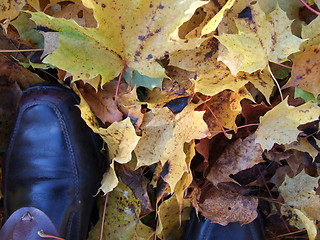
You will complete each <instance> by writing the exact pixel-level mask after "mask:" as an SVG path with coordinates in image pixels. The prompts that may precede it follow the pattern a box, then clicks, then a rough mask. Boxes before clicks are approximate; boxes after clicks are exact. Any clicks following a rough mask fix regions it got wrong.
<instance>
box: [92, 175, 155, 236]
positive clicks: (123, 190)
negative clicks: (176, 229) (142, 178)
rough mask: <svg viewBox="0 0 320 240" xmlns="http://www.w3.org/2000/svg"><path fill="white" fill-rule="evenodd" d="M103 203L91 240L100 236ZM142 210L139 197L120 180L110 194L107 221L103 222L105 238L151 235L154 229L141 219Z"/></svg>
mask: <svg viewBox="0 0 320 240" xmlns="http://www.w3.org/2000/svg"><path fill="white" fill-rule="evenodd" d="M103 199H104V198H103ZM101 200H102V199H101ZM101 203H102V204H101V209H100V220H99V221H98V222H97V224H96V225H95V227H94V228H93V229H92V230H91V231H90V233H89V239H91V240H96V239H98V238H99V236H100V230H101V225H102V223H101V221H102V216H101V215H102V214H103V201H101ZM140 211H141V209H140V202H139V199H137V198H136V197H135V196H134V194H133V192H132V190H131V189H130V188H129V187H128V186H126V185H125V184H124V183H123V182H121V181H120V182H119V184H118V186H117V187H116V188H115V189H114V190H113V191H112V192H111V193H109V195H108V205H107V208H106V214H105V222H104V223H103V228H104V231H103V239H133V240H143V239H147V238H148V237H150V236H151V235H152V234H153V232H154V231H153V229H151V228H150V227H148V226H146V225H144V224H143V223H142V222H141V221H140V218H139V217H140Z"/></svg>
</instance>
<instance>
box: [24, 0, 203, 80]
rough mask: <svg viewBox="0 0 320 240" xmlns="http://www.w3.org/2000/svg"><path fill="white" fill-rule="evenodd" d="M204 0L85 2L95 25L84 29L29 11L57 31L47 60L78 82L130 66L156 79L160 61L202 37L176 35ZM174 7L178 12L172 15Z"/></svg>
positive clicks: (106, 77)
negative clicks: (185, 37)
mask: <svg viewBox="0 0 320 240" xmlns="http://www.w3.org/2000/svg"><path fill="white" fill-rule="evenodd" d="M205 3H206V2H205V1H199V0H197V1H193V0H183V1H182V2H181V1H180V2H177V1H174V2H170V3H167V2H165V1H163V0H157V1H136V2H134V3H133V2H129V1H127V2H122V3H121V2H114V1H111V0H103V1H100V2H99V4H96V3H95V1H93V0H85V1H83V4H84V6H85V7H87V8H90V9H92V10H93V12H94V17H95V19H96V21H97V23H98V27H97V28H83V27H81V26H79V25H78V24H76V23H75V22H74V21H72V20H67V19H60V18H53V17H50V16H47V15H45V14H44V13H42V12H37V13H30V14H31V15H32V20H33V21H35V22H36V23H37V24H38V25H41V26H44V27H48V28H50V29H53V30H56V31H58V36H59V42H60V45H59V47H58V48H57V49H56V50H55V51H54V52H53V53H52V54H50V55H48V56H47V57H46V58H45V59H44V62H46V63H50V64H52V65H54V66H56V67H59V68H61V69H63V70H66V71H68V72H70V73H72V75H73V76H74V80H78V79H83V80H86V79H87V80H88V79H92V78H94V77H96V76H98V75H101V77H102V84H104V83H106V82H108V81H110V80H112V79H114V78H115V77H117V76H118V75H119V73H120V72H121V71H122V69H124V68H125V67H126V66H128V67H130V68H132V69H135V70H137V71H138V72H139V73H141V74H142V75H146V76H149V77H152V78H161V77H165V72H164V69H163V68H162V67H161V66H160V64H158V62H157V61H156V60H157V59H160V58H162V57H164V55H166V54H168V53H170V52H173V51H175V50H176V49H181V48H182V49H190V48H193V47H195V46H197V45H199V44H200V43H201V42H202V41H204V39H194V40H190V41H188V43H185V41H184V40H183V39H180V38H179V36H178V27H179V26H180V25H181V24H182V23H183V22H184V21H186V20H188V19H189V18H190V17H191V16H192V14H193V13H194V11H195V10H196V9H197V8H198V7H200V6H202V5H204V4H205ZM172 11H174V13H175V14H170V13H171V12H172ZM115 18H116V19H117V20H116V21H115ZM163 26H165V27H163ZM79 49H83V50H82V51H79Z"/></svg>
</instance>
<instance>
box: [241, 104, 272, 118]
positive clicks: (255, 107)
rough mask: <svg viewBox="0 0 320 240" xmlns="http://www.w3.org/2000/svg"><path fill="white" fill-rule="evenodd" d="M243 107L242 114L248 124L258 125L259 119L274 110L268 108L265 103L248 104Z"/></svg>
mask: <svg viewBox="0 0 320 240" xmlns="http://www.w3.org/2000/svg"><path fill="white" fill-rule="evenodd" d="M241 106H242V109H241V114H242V116H243V117H244V118H245V119H246V123H258V122H259V118H260V117H261V116H263V115H264V114H266V112H268V111H270V110H271V109H272V107H269V106H267V105H266V104H265V103H264V102H262V103H260V104H249V103H247V104H243V105H241Z"/></svg>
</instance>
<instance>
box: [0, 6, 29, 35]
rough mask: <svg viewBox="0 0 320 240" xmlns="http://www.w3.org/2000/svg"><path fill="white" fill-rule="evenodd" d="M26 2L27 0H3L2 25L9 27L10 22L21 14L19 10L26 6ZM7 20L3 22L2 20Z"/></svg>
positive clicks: (0, 18) (0, 17) (0, 19)
mask: <svg viewBox="0 0 320 240" xmlns="http://www.w3.org/2000/svg"><path fill="white" fill-rule="evenodd" d="M25 4H26V1H25V0H19V1H17V0H8V1H1V2H0V9H1V15H0V25H2V26H3V27H4V29H6V28H7V26H8V24H9V22H10V21H11V20H13V19H14V18H16V17H17V16H18V15H19V11H20V10H21V9H22V8H23V7H24V5H25ZM2 20H5V21H4V22H3V23H2V24H1V21H2Z"/></svg>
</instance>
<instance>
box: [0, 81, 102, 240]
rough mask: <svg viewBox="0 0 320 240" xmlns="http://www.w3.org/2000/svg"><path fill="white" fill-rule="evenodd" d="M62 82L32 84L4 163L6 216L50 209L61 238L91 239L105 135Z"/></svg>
mask: <svg viewBox="0 0 320 240" xmlns="http://www.w3.org/2000/svg"><path fill="white" fill-rule="evenodd" d="M76 104H78V98H77V96H76V95H74V94H73V92H72V91H70V90H68V89H66V88H62V87H60V86H45V85H43V86H35V87H32V88H29V89H27V90H26V91H25V92H24V94H23V96H22V98H21V102H20V106H19V111H18V115H17V120H16V125H15V127H14V130H13V134H12V136H11V140H10V142H9V146H8V151H7V154H6V158H5V162H4V171H3V173H4V176H3V186H4V193H3V195H4V211H5V219H7V218H8V217H9V216H10V215H11V214H12V213H14V212H15V211H16V210H18V209H20V208H22V207H34V208H37V209H40V210H41V211H42V212H44V213H45V214H46V215H47V216H48V217H49V218H50V220H51V221H52V222H53V224H54V225H55V227H56V229H57V231H58V233H59V235H60V237H62V238H65V239H68V240H69V239H70V240H83V239H86V236H87V231H88V226H89V220H90V216H91V211H92V208H93V205H94V203H95V197H94V195H95V194H96V192H97V189H98V187H99V185H100V180H101V175H102V169H103V161H105V160H104V159H103V157H102V155H101V154H100V149H101V147H102V141H101V138H100V137H98V136H97V135H95V134H94V133H93V132H92V131H91V130H90V129H89V128H88V127H87V125H86V124H85V122H84V121H83V120H82V119H81V117H80V111H79V109H78V108H77V106H75V105H76Z"/></svg>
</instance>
